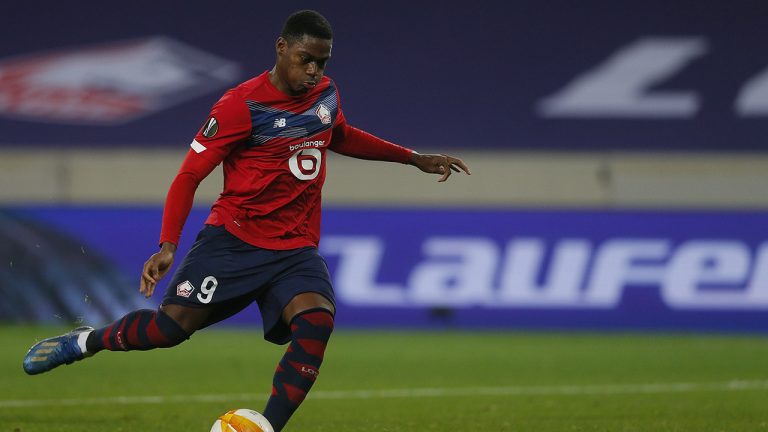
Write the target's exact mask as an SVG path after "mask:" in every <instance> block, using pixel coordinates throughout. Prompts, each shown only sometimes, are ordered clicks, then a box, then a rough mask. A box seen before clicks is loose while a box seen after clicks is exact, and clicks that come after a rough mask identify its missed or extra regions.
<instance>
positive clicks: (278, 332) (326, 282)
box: [256, 248, 336, 344]
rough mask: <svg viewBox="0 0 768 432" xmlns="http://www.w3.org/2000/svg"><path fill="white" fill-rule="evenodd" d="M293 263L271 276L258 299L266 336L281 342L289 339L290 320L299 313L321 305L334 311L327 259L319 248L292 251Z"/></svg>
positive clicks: (333, 298)
mask: <svg viewBox="0 0 768 432" xmlns="http://www.w3.org/2000/svg"><path fill="white" fill-rule="evenodd" d="M288 261H289V263H290V265H289V266H287V267H285V268H284V269H283V270H284V271H282V272H281V273H280V277H279V278H276V279H274V280H272V281H271V282H270V284H269V286H268V288H267V289H266V290H265V291H264V292H263V293H262V295H261V296H259V298H258V299H256V301H257V302H258V304H259V309H260V310H261V318H262V320H263V324H264V338H265V339H267V340H268V341H270V342H274V343H277V344H282V343H285V342H287V341H288V340H290V335H291V330H290V323H291V320H292V319H293V317H295V316H296V314H297V313H301V312H303V311H306V310H309V309H316V308H322V309H326V310H328V311H330V312H331V313H335V310H336V307H335V304H336V302H335V297H334V293H333V286H332V285H331V277H330V275H329V273H328V267H327V266H326V264H325V260H323V258H322V257H321V256H320V254H319V253H318V252H317V249H316V248H303V249H302V250H300V251H298V252H294V253H292V254H291V257H290V259H289V260H288Z"/></svg>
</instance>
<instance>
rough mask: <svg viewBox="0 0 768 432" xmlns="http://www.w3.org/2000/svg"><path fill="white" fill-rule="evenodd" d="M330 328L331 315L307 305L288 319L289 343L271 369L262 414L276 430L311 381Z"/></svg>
mask: <svg viewBox="0 0 768 432" xmlns="http://www.w3.org/2000/svg"><path fill="white" fill-rule="evenodd" d="M332 331H333V315H332V314H331V312H330V311H328V310H326V309H322V308H318V309H310V310H307V311H304V312H301V313H299V314H298V315H296V316H295V317H294V318H293V320H292V321H291V344H290V345H289V346H288V350H287V351H286V352H285V355H284V356H283V358H282V360H280V363H279V364H278V366H277V370H276V371H275V376H274V380H273V382H272V396H270V398H269V401H268V402H267V407H266V408H265V409H264V417H266V418H267V419H268V420H269V422H270V423H271V424H272V427H273V428H274V429H275V431H276V432H279V431H280V430H281V429H282V428H283V426H285V423H286V422H288V419H289V418H290V417H291V415H292V414H293V412H294V411H296V408H298V407H299V405H300V404H301V402H302V401H304V398H305V397H306V395H307V392H309V389H310V388H311V387H312V384H314V383H315V380H316V379H317V376H318V374H319V370H320V364H321V363H322V362H323V356H324V355H325V347H326V345H327V344H328V339H329V338H330V337H331V332H332Z"/></svg>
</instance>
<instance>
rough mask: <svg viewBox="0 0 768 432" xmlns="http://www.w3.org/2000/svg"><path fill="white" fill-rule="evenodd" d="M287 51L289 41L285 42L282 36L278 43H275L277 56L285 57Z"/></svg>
mask: <svg viewBox="0 0 768 432" xmlns="http://www.w3.org/2000/svg"><path fill="white" fill-rule="evenodd" d="M286 50H288V41H287V40H285V38H284V37H282V36H280V37H279V38H277V42H275V52H276V53H277V55H283V54H285V51H286Z"/></svg>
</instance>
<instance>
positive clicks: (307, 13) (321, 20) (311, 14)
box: [280, 10, 333, 43]
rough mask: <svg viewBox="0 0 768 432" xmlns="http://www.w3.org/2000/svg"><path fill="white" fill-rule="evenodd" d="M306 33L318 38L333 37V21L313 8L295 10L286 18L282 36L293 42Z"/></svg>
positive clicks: (329, 38)
mask: <svg viewBox="0 0 768 432" xmlns="http://www.w3.org/2000/svg"><path fill="white" fill-rule="evenodd" d="M304 35H307V36H311V37H314V38H318V39H328V40H331V39H333V30H331V23H329V22H328V20H327V19H325V17H324V16H322V15H320V14H319V13H318V12H316V11H313V10H301V11H298V12H294V13H293V14H291V16H289V17H288V19H287V20H285V24H284V25H283V31H282V32H280V37H282V38H283V39H285V40H287V41H288V42H289V43H293V42H295V41H297V40H299V39H301V38H302V37H304Z"/></svg>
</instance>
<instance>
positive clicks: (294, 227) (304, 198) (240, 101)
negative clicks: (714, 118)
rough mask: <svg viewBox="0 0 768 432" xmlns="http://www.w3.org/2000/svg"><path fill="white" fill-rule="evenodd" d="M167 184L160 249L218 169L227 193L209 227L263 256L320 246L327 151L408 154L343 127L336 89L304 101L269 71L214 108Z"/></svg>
mask: <svg viewBox="0 0 768 432" xmlns="http://www.w3.org/2000/svg"><path fill="white" fill-rule="evenodd" d="M191 147H192V150H191V151H190V152H189V154H188V155H187V158H186V159H185V161H184V163H183V164H182V167H181V169H180V171H179V174H178V175H177V177H176V179H175V180H174V182H173V184H172V185H171V189H170V190H169V192H168V198H167V199H166V206H165V213H164V215H163V228H162V232H161V236H160V242H161V243H162V242H165V241H169V242H172V243H174V244H178V239H179V237H180V235H181V228H182V226H183V224H184V221H185V220H186V217H187V216H188V214H189V209H190V208H191V205H192V199H193V197H194V191H195V190H196V188H197V185H198V184H199V183H200V181H201V180H202V179H203V178H204V177H205V176H207V175H208V174H209V173H210V172H211V171H212V170H213V168H214V167H215V166H217V165H218V164H219V163H222V162H223V169H224V190H223V191H222V193H221V195H220V196H219V198H218V199H217V200H216V202H215V203H214V204H213V207H212V208H211V214H210V215H209V216H208V219H207V221H206V223H207V224H210V225H217V226H218V225H224V226H225V228H226V229H227V231H229V232H230V233H232V234H233V235H235V236H237V237H238V238H240V239H241V240H243V241H245V242H247V243H249V244H251V245H254V246H257V247H262V248H265V249H277V250H283V249H294V248H299V247H304V246H317V245H318V242H319V240H320V207H321V190H322V186H323V182H324V181H325V163H324V162H325V152H326V150H327V149H329V148H330V149H331V150H334V151H337V152H339V153H342V154H346V155H350V156H354V157H358V158H364V159H376V160H389V161H397V162H403V163H404V162H407V161H408V159H409V158H410V155H411V151H410V150H408V149H406V148H403V147H400V146H398V145H395V144H392V143H389V142H387V141H384V140H382V139H379V138H377V137H374V136H373V135H370V134H367V133H365V132H363V131H361V130H359V129H355V128H353V127H351V126H349V125H347V123H346V120H345V119H344V114H343V112H342V110H341V107H340V101H339V93H338V90H337V89H336V86H335V84H334V82H333V81H332V80H331V79H330V78H328V77H323V79H322V80H321V81H320V82H319V83H318V84H317V86H315V87H314V88H313V89H312V90H311V91H309V92H308V93H307V94H305V95H302V96H299V97H292V96H288V95H286V94H284V93H283V92H281V91H280V90H278V89H277V88H276V87H275V86H274V85H273V84H272V83H271V82H270V80H269V72H264V73H263V74H261V75H259V76H257V77H255V78H253V79H251V80H249V81H246V82H244V83H243V84H241V85H239V86H237V87H236V88H234V89H231V90H229V91H228V92H227V93H225V94H224V96H223V97H222V98H221V99H220V100H219V101H218V103H216V105H214V107H213V109H212V110H211V113H210V116H209V117H208V120H207V121H206V122H205V124H204V125H203V127H202V129H201V130H200V132H199V133H198V134H197V136H196V137H195V139H194V141H192V144H191Z"/></svg>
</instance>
